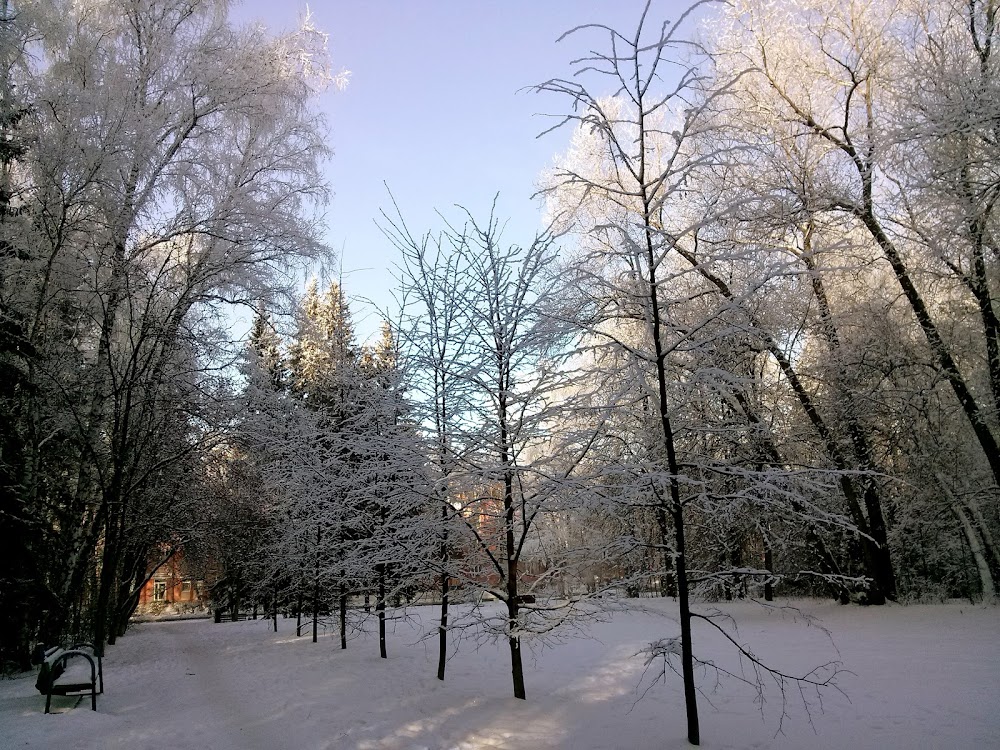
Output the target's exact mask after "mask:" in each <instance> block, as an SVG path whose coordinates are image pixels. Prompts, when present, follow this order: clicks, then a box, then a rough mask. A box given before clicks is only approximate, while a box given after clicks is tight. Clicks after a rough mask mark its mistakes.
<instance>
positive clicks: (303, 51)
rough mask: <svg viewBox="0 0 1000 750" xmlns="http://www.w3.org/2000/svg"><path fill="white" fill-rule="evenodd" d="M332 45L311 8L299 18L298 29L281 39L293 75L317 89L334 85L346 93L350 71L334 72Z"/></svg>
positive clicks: (307, 8) (307, 7)
mask: <svg viewBox="0 0 1000 750" xmlns="http://www.w3.org/2000/svg"><path fill="white" fill-rule="evenodd" d="M329 42H330V35H329V34H327V33H326V32H325V31H322V30H321V29H319V28H318V27H317V26H316V24H315V23H314V21H313V14H312V11H311V10H310V8H309V6H308V5H307V6H306V9H305V12H304V13H303V14H302V16H301V18H300V21H299V27H298V29H296V30H295V31H293V32H292V33H291V34H288V35H287V36H285V37H283V38H282V40H281V43H282V45H283V46H284V48H285V50H284V51H285V52H286V54H285V56H284V59H285V60H286V61H287V64H288V65H289V67H290V70H289V72H294V73H295V74H297V75H298V76H300V77H301V78H302V79H303V80H304V81H305V82H306V83H308V84H309V85H310V86H311V87H312V88H315V89H317V90H324V89H326V88H327V87H328V86H334V87H335V88H337V89H339V90H341V91H343V90H344V89H345V88H347V83H348V81H349V80H350V77H351V72H350V71H349V70H344V69H343V68H342V69H340V70H339V71H337V72H334V71H333V67H332V63H331V60H330V50H329Z"/></svg>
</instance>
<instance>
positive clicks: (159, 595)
mask: <svg viewBox="0 0 1000 750" xmlns="http://www.w3.org/2000/svg"><path fill="white" fill-rule="evenodd" d="M166 600H167V582H166V581H153V601H154V602H165V601H166Z"/></svg>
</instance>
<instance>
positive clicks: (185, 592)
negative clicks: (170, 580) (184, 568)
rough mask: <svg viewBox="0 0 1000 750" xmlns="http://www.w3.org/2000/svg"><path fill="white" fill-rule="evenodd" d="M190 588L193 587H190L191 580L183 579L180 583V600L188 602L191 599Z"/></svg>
mask: <svg viewBox="0 0 1000 750" xmlns="http://www.w3.org/2000/svg"><path fill="white" fill-rule="evenodd" d="M192 588H193V586H192V585H191V579H190V578H185V579H184V580H183V581H181V599H182V600H190V599H191V590H192Z"/></svg>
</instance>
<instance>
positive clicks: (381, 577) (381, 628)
mask: <svg viewBox="0 0 1000 750" xmlns="http://www.w3.org/2000/svg"><path fill="white" fill-rule="evenodd" d="M375 573H376V575H377V576H378V596H376V598H375V611H376V612H377V613H378V654H379V656H381V657H382V658H383V659H387V658H388V656H387V654H386V649H385V564H384V563H379V564H378V565H376V566H375Z"/></svg>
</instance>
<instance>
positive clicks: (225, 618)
mask: <svg viewBox="0 0 1000 750" xmlns="http://www.w3.org/2000/svg"><path fill="white" fill-rule="evenodd" d="M249 619H250V615H249V614H248V613H247V612H237V613H236V616H235V617H234V616H233V613H232V612H230V611H229V610H228V609H217V610H215V621H216V622H236V621H237V620H249ZM254 619H256V618H254Z"/></svg>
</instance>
